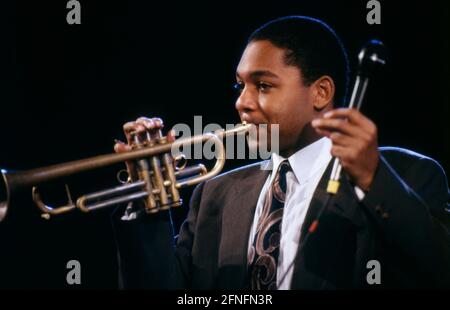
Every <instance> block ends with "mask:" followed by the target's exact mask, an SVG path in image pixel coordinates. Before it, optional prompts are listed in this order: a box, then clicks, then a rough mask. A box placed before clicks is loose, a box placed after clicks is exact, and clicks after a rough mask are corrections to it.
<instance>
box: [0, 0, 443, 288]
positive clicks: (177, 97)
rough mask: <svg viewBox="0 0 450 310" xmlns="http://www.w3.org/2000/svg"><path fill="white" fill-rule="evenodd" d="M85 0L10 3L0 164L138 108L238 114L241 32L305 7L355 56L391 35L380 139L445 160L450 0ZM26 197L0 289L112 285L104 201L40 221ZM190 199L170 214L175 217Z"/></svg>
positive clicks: (6, 226)
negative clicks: (73, 265) (77, 275)
mask: <svg viewBox="0 0 450 310" xmlns="http://www.w3.org/2000/svg"><path fill="white" fill-rule="evenodd" d="M80 2H81V6H82V7H81V14H82V16H81V18H82V24H81V25H68V24H67V23H66V14H67V12H68V10H67V9H66V3H67V2H66V1H64V0H62V1H29V2H25V1H22V2H20V3H15V2H8V1H5V2H2V9H1V11H0V23H1V24H0V29H1V32H0V34H1V42H2V43H1V46H0V116H1V118H0V120H1V121H0V143H1V145H0V167H2V168H9V169H19V170H21V169H29V168H33V167H39V166H44V165H48V164H52V163H57V162H64V161H68V160H73V159H78V158H84V157H88V156H92V155H97V154H103V153H109V152H111V151H112V146H113V144H114V139H115V138H119V139H122V132H121V128H122V124H123V123H124V122H126V121H129V120H133V119H136V118H137V117H139V116H142V115H145V116H160V117H162V118H163V119H164V121H165V123H166V125H167V127H171V126H173V125H174V124H176V123H187V124H193V119H194V118H193V117H194V115H201V116H203V123H204V124H207V123H211V122H213V123H218V124H220V125H222V126H224V125H225V124H231V123H237V122H238V121H239V118H238V115H237V113H236V111H235V109H234V101H235V98H236V94H235V93H234V91H233V89H232V85H233V82H234V73H235V68H236V65H237V63H238V61H239V57H240V53H241V51H242V50H243V48H244V43H245V40H246V37H247V36H248V35H249V34H250V33H251V32H252V31H253V30H254V29H255V28H256V27H258V26H260V25H261V24H263V23H264V22H266V21H268V20H270V19H273V18H276V17H280V16H284V15H309V16H313V17H317V18H320V19H323V20H324V21H326V22H327V23H328V24H330V25H331V26H332V27H334V28H335V30H336V31H337V33H338V34H339V35H340V36H341V38H342V39H343V41H344V44H345V45H346V46H347V47H348V51H349V56H350V60H351V61H352V68H354V67H355V63H356V55H357V53H358V51H359V48H360V47H361V46H362V45H363V44H364V42H366V41H367V40H368V39H370V38H378V39H381V40H382V41H383V42H384V43H385V45H386V46H387V47H388V49H389V54H390V64H389V66H388V67H387V68H386V70H385V73H384V75H383V78H382V79H380V80H378V81H377V82H376V83H375V84H372V85H371V89H370V91H369V98H368V100H367V101H366V103H365V106H364V109H363V111H364V113H365V114H367V115H368V116H369V117H370V118H371V119H373V120H374V121H375V122H376V124H377V125H378V129H379V144H380V145H395V146H400V147H405V148H409V149H413V150H415V151H417V152H420V153H423V154H426V155H428V156H430V157H433V158H435V159H436V160H438V161H439V162H440V163H441V164H442V166H443V167H444V169H445V170H446V171H447V172H448V171H449V169H450V139H449V137H450V126H449V125H448V116H449V95H448V91H449V89H450V82H449V77H448V76H449V73H450V72H449V57H448V55H450V53H449V41H450V36H449V34H450V33H449V29H450V25H449V23H450V22H449V7H448V4H446V2H445V1H381V9H382V11H381V13H382V23H381V25H368V24H367V22H366V14H367V12H368V10H367V9H366V3H367V1H365V0H360V1H300V0H296V1H281V0H278V1H272V2H262V1H210V2H208V3H201V2H194V1H180V2H175V1H159V2H157V1H155V2H150V1H145V2H144V1H120V2H115V1H104V0H101V1H100V0H97V1H80ZM241 164H242V162H237V161H236V162H228V163H227V166H226V168H227V169H230V168H233V167H236V166H239V165H241ZM116 168H117V169H118V167H114V169H107V170H105V171H102V172H101V173H99V174H89V175H88V176H84V177H83V178H79V179H78V180H76V181H77V183H76V184H75V185H73V186H74V188H75V191H77V190H78V191H80V192H83V190H84V192H86V191H90V190H92V189H99V187H98V186H99V185H113V184H115V171H116V170H117V169H116ZM58 190H61V191H62V190H63V187H62V186H60V187H58ZM189 193H190V192H189V191H186V192H184V198H185V200H188V199H189ZM28 198H29V197H28V195H27V196H23V197H21V198H20V199H17V201H20V203H18V205H15V206H14V207H15V208H13V209H12V210H10V211H11V212H10V214H9V215H8V217H7V219H6V220H5V221H4V222H2V223H1V224H0V288H116V287H117V262H116V249H115V245H114V238H113V231H112V227H111V224H110V218H109V213H110V211H103V212H99V213H96V214H90V215H80V214H71V215H67V216H63V217H60V218H54V219H52V220H51V221H50V222H46V221H44V220H43V219H41V218H40V217H39V212H38V211H37V210H36V208H35V207H34V206H33V205H32V204H31V203H30V202H29V201H28V200H27V199H28ZM58 199H59V198H58ZM186 209H187V206H185V207H184V209H179V210H177V211H176V212H175V218H176V219H177V223H179V221H180V220H181V219H182V218H183V216H184V214H185V212H186ZM71 259H76V260H79V261H80V263H81V266H82V285H80V286H69V285H67V283H66V273H67V269H66V263H67V261H69V260H71Z"/></svg>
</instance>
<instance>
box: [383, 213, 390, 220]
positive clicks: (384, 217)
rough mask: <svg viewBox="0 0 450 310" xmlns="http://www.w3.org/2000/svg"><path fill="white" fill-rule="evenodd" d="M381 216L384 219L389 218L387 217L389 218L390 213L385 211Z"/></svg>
mask: <svg viewBox="0 0 450 310" xmlns="http://www.w3.org/2000/svg"><path fill="white" fill-rule="evenodd" d="M381 218H382V219H383V220H387V219H388V218H389V213H387V212H383V214H381Z"/></svg>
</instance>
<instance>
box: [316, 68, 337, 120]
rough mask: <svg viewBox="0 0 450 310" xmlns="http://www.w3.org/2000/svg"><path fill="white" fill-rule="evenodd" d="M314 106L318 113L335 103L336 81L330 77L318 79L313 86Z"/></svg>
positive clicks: (325, 76)
mask: <svg viewBox="0 0 450 310" xmlns="http://www.w3.org/2000/svg"><path fill="white" fill-rule="evenodd" d="M311 86H312V88H313V96H314V98H313V105H314V109H315V110H316V111H322V110H323V109H324V108H326V107H327V106H328V105H330V104H332V103H333V98H334V92H335V86H334V81H333V79H332V78H331V77H329V76H328V75H324V76H322V77H320V78H318V79H317V80H316V81H315V82H314V83H313V84H312V85H311Z"/></svg>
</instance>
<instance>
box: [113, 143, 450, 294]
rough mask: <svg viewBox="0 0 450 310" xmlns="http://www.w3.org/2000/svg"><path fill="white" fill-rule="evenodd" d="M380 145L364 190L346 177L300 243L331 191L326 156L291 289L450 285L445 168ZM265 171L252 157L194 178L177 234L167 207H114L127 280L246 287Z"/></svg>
mask: <svg viewBox="0 0 450 310" xmlns="http://www.w3.org/2000/svg"><path fill="white" fill-rule="evenodd" d="M380 152H381V154H382V155H381V159H380V164H379V166H378V168H377V171H376V175H375V177H374V180H373V184H372V187H371V190H370V191H369V192H368V193H366V195H365V197H364V199H363V200H362V201H359V200H358V199H357V197H356V195H355V193H354V189H353V186H352V185H351V184H350V182H348V180H347V179H346V178H345V177H343V178H342V179H343V180H342V182H341V188H340V190H339V193H338V194H337V195H336V196H335V197H334V198H332V201H331V203H330V204H329V207H328V208H327V209H326V210H325V212H324V214H323V215H322V217H321V221H320V224H319V226H318V229H317V231H316V232H315V233H314V234H312V235H311V236H310V238H309V240H308V241H307V242H306V243H305V244H304V245H303V246H302V243H303V242H304V240H305V236H306V234H307V229H308V227H309V226H310V224H311V222H312V221H313V220H314V219H315V217H316V215H317V213H318V210H319V209H320V207H321V206H322V205H323V203H324V200H325V199H326V197H327V193H326V191H325V188H326V184H327V180H328V178H329V175H330V172H331V165H329V166H328V168H327V170H326V172H325V173H324V175H323V177H322V179H321V181H320V183H319V185H318V187H317V188H316V190H315V193H314V195H313V199H312V201H311V204H310V206H309V209H308V212H307V215H306V218H305V222H304V224H303V227H302V233H301V240H300V246H299V249H300V250H299V251H298V252H297V256H296V259H295V262H294V265H293V268H294V271H293V279H292V289H340V288H366V287H370V288H387V287H388V288H399V287H401V288H415V287H446V288H450V242H449V230H450V229H449V227H450V222H449V215H450V214H449V210H448V198H449V191H448V185H447V180H446V176H445V173H444V171H443V170H442V168H441V167H440V166H439V164H438V163H437V162H435V161H434V160H432V159H430V158H427V157H424V156H422V155H419V154H417V153H414V152H410V151H407V150H402V149H398V148H380ZM268 173H269V171H267V170H261V169H260V164H255V165H250V166H246V167H243V168H241V169H237V170H234V171H231V172H228V173H225V174H222V175H220V176H218V177H216V178H214V179H211V180H209V181H207V182H204V183H202V184H200V185H199V186H197V188H196V189H195V191H194V193H193V195H192V198H191V203H190V210H189V214H188V217H187V219H186V221H185V222H184V224H183V225H182V227H181V230H180V234H179V238H178V241H177V243H176V244H175V243H174V239H173V232H172V225H171V221H170V214H169V213H167V212H166V213H160V214H158V215H150V216H145V217H143V218H140V219H138V220H135V221H130V222H124V221H120V220H118V219H117V217H118V216H119V215H120V214H117V215H116V219H115V220H114V222H115V223H114V225H115V228H116V239H117V245H118V249H119V266H120V275H121V278H122V283H123V286H124V287H126V288H143V287H145V288H199V289H210V288H230V289H236V288H245V287H246V286H247V279H246V276H247V246H248V238H249V233H250V227H251V225H252V221H253V216H254V212H255V207H256V203H257V200H258V197H259V195H260V191H261V189H262V186H263V184H264V182H265V180H266V178H267V176H268ZM122 211H123V210H122ZM300 247H301V248H300ZM370 260H378V261H379V262H380V264H381V284H380V285H369V284H368V283H367V280H366V277H367V274H368V272H369V271H370V270H371V269H370V268H369V269H368V266H367V263H368V262H369V261H370ZM371 268H372V267H371Z"/></svg>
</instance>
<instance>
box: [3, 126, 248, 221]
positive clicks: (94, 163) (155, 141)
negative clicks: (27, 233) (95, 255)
mask: <svg viewBox="0 0 450 310" xmlns="http://www.w3.org/2000/svg"><path fill="white" fill-rule="evenodd" d="M250 128H251V124H246V123H242V124H240V125H238V126H236V127H234V128H232V129H230V130H226V131H225V130H223V129H221V130H218V131H215V132H211V133H206V134H203V135H197V136H192V137H187V138H181V139H177V140H175V141H173V142H169V141H168V140H167V137H166V136H162V134H161V131H158V132H157V133H156V136H150V133H149V132H148V131H147V132H145V134H144V137H142V134H138V133H137V132H132V133H131V137H132V141H133V143H132V150H131V151H129V152H125V153H113V154H105V155H99V156H95V157H90V158H86V159H81V160H75V161H71V162H67V163H61V164H56V165H52V166H48V167H43V168H35V169H31V170H27V171H19V172H13V171H6V170H1V174H2V178H0V221H2V220H3V219H4V218H5V216H6V214H7V212H8V210H9V208H10V206H11V204H12V201H13V200H14V198H13V197H14V194H15V193H17V192H18V191H19V190H30V191H31V198H32V200H33V202H34V203H35V204H36V206H37V207H38V208H39V209H40V210H41V212H42V217H43V218H45V219H50V217H51V216H54V215H59V214H63V213H67V212H70V211H72V210H74V209H79V210H81V211H82V212H90V211H93V210H98V209H103V208H106V207H109V206H115V205H119V204H125V203H129V202H134V201H142V202H143V203H144V206H145V210H146V212H147V213H157V212H159V211H161V210H168V209H170V208H172V207H178V206H181V205H182V199H181V198H180V194H179V190H180V189H182V188H185V187H188V186H192V185H195V184H198V183H201V182H203V181H205V180H208V179H210V178H212V177H214V176H216V175H217V174H219V173H220V171H221V170H222V169H223V166H224V164H225V147H224V145H223V142H222V141H223V138H224V137H227V136H231V135H239V134H247V133H248V132H249V131H250ZM150 137H151V138H150ZM209 141H211V142H212V143H213V144H214V146H215V150H216V162H215V164H214V166H213V167H212V169H210V170H209V171H208V170H207V169H206V167H205V166H204V165H203V164H198V165H194V166H190V167H186V165H183V166H181V167H177V166H176V163H177V162H179V161H180V160H181V159H182V158H183V157H184V155H183V154H182V153H180V155H178V156H173V155H172V150H174V149H180V148H181V147H186V146H191V145H194V144H199V143H206V142H209ZM128 161H131V162H134V163H135V165H134V167H135V168H134V170H135V171H134V175H136V177H135V179H136V180H132V179H131V177H130V175H131V173H130V172H128V174H129V177H128V181H127V182H123V184H122V185H118V186H116V187H113V188H110V189H106V190H101V191H97V192H94V193H90V194H86V195H83V196H80V197H79V198H78V199H77V200H76V201H75V202H74V201H73V200H72V195H71V193H70V190H69V187H68V186H67V185H66V195H67V204H65V205H63V206H58V207H55V208H53V207H50V206H49V205H47V204H46V203H44V201H43V200H42V198H41V194H40V192H39V189H38V186H39V185H41V184H44V183H47V182H50V181H55V180H56V181H57V180H59V179H61V178H64V177H68V176H72V175H75V174H78V173H81V172H86V171H92V170H96V169H100V168H104V167H107V166H111V165H114V164H117V163H120V162H128Z"/></svg>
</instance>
